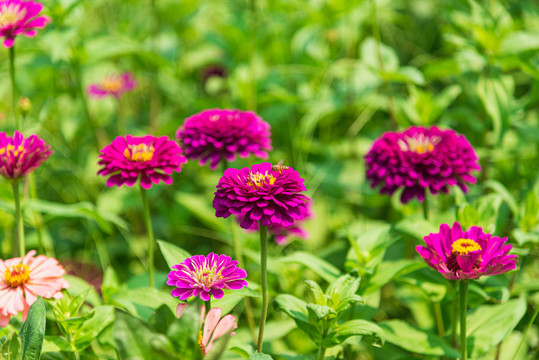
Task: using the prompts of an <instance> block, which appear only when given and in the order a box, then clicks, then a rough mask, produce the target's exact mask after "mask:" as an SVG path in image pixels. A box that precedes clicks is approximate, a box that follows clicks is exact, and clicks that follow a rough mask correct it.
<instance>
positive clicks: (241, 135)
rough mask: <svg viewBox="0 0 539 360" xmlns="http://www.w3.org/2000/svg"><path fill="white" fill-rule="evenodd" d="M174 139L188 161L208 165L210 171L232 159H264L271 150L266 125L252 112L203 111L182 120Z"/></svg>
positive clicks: (268, 129) (268, 127)
mask: <svg viewBox="0 0 539 360" xmlns="http://www.w3.org/2000/svg"><path fill="white" fill-rule="evenodd" d="M176 137H177V139H178V141H179V142H180V144H181V145H182V148H183V149H184V150H185V155H186V156H187V157H188V158H189V159H199V163H200V165H205V164H206V163H207V162H208V161H210V168H211V169H215V168H217V166H219V163H221V162H223V161H228V162H230V161H234V160H235V159H236V155H239V156H240V157H242V158H246V157H248V156H249V155H250V154H253V155H255V156H256V157H259V158H262V159H266V158H267V157H268V153H267V151H269V150H271V149H272V147H271V131H270V125H269V124H268V123H267V122H265V121H264V120H262V118H261V117H259V116H258V115H257V114H255V113H254V112H252V111H240V110H222V109H212V110H204V111H202V112H200V113H198V114H195V115H193V116H190V117H188V118H187V119H185V122H184V124H183V125H181V126H180V127H179V128H178V131H177V133H176Z"/></svg>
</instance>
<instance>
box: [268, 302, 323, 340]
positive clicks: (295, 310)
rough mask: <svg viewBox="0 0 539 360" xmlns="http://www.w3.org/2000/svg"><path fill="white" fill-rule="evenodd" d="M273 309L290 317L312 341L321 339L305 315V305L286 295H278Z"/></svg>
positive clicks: (317, 330) (316, 329) (318, 332)
mask: <svg viewBox="0 0 539 360" xmlns="http://www.w3.org/2000/svg"><path fill="white" fill-rule="evenodd" d="M274 304H275V308H276V309H277V310H279V311H282V312H284V313H285V314H286V315H288V316H290V317H291V318H292V319H293V320H294V321H295V322H296V325H297V326H298V327H299V328H300V329H301V330H303V331H305V332H306V333H307V334H308V335H309V336H310V337H311V339H312V340H313V341H315V342H317V341H320V340H321V339H322V337H321V335H320V331H319V329H318V328H317V327H316V326H314V325H313V324H311V323H310V321H309V316H308V314H307V303H306V302H305V301H303V300H300V299H298V298H297V297H295V296H292V295H288V294H281V295H278V296H277V297H276V298H275V300H274Z"/></svg>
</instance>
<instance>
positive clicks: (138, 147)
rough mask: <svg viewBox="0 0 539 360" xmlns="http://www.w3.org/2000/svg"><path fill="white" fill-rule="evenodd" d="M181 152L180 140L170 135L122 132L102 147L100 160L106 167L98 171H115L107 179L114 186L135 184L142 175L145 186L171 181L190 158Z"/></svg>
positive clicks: (103, 172) (101, 172)
mask: <svg viewBox="0 0 539 360" xmlns="http://www.w3.org/2000/svg"><path fill="white" fill-rule="evenodd" d="M181 153H182V149H181V148H180V147H179V146H178V144H176V142H175V141H173V140H169V138H168V137H167V136H161V137H159V138H158V137H156V136H152V135H146V136H143V137H137V136H131V135H126V136H118V137H117V138H116V139H114V140H113V141H112V143H111V144H110V145H107V146H105V148H104V149H102V150H101V153H100V154H99V157H100V158H101V159H100V160H99V163H98V164H99V165H101V166H103V167H102V168H101V169H100V170H99V171H98V172H97V173H98V174H101V175H103V176H109V175H111V176H110V177H109V178H108V180H107V186H111V187H112V186H114V185H116V186H122V185H124V184H125V185H127V186H133V185H135V183H136V182H137V181H138V180H139V179H140V185H141V186H142V187H143V188H144V189H149V188H151V187H152V183H153V184H158V183H159V182H160V181H163V182H164V183H165V184H167V185H170V184H172V177H171V176H170V174H172V173H173V172H174V171H176V172H180V171H181V165H182V164H184V163H186V162H187V159H186V158H185V157H183V156H181V155H180V154H181Z"/></svg>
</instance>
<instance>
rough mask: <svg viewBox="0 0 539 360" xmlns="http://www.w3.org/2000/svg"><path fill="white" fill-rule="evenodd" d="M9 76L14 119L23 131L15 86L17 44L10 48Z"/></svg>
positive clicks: (18, 127)
mask: <svg viewBox="0 0 539 360" xmlns="http://www.w3.org/2000/svg"><path fill="white" fill-rule="evenodd" d="M9 77H10V79H11V111H13V119H14V121H13V122H14V123H15V126H16V129H17V130H19V131H22V123H21V118H20V117H19V116H17V106H16V105H15V104H16V100H15V99H16V98H17V94H16V88H15V45H13V46H12V47H10V48H9Z"/></svg>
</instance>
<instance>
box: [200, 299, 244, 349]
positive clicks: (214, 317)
mask: <svg viewBox="0 0 539 360" xmlns="http://www.w3.org/2000/svg"><path fill="white" fill-rule="evenodd" d="M204 313H205V309H204V306H201V307H200V328H201V329H202V324H203V323H204V329H202V330H201V331H200V332H199V333H198V346H200V351H201V352H202V355H203V356H206V355H207V354H208V353H209V352H210V351H211V349H212V348H213V343H214V342H215V340H217V339H219V338H220V337H223V336H225V335H226V334H228V333H230V332H231V331H233V330H234V329H236V328H237V327H238V324H237V323H236V318H235V317H234V315H231V314H228V315H225V316H224V317H223V318H222V319H221V314H222V309H221V308H212V309H211V310H210V311H208V315H206V318H205V319H204ZM219 319H220V320H219ZM234 334H235V333H234V332H232V333H231V334H230V336H232V335H234Z"/></svg>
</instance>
